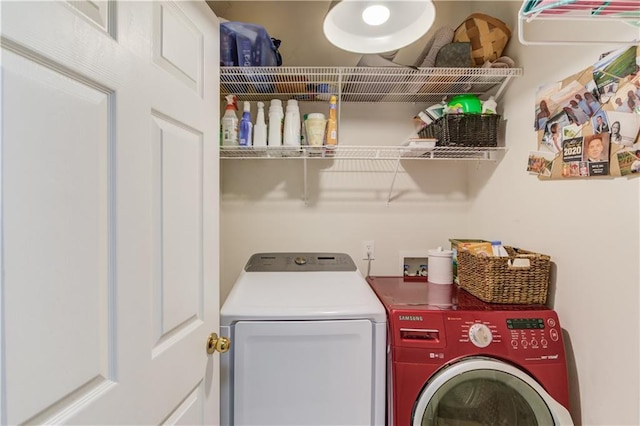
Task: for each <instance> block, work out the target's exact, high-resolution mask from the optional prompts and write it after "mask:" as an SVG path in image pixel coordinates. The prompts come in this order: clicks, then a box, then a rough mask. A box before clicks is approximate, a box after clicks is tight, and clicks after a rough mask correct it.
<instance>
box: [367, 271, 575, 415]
mask: <svg viewBox="0 0 640 426" xmlns="http://www.w3.org/2000/svg"><path fill="white" fill-rule="evenodd" d="M367 281H368V282H369V285H371V288H372V289H373V290H374V291H375V293H376V294H377V296H378V298H379V299H380V300H381V301H382V303H383V305H384V306H385V309H386V311H387V315H388V327H389V329H388V332H389V337H388V339H387V340H388V344H389V351H388V354H389V357H388V363H387V368H388V370H389V374H388V399H389V401H388V422H389V424H390V425H394V426H427V425H428V426H433V425H465V426H468V425H491V426H499V425H505V426H516V425H519V426H522V425H524V426H528V425H532V426H533V425H573V422H572V420H571V415H570V414H569V390H568V380H567V365H566V358H565V350H564V345H563V341H562V332H561V329H560V323H559V321H558V316H557V314H556V312H555V311H553V310H552V309H549V308H547V307H545V306H542V305H535V306H531V305H500V304H489V303H485V302H482V301H481V300H479V299H477V298H475V297H474V296H472V295H471V294H469V293H467V292H466V291H464V290H462V289H460V288H459V287H458V286H456V285H442V284H432V283H429V282H426V281H405V280H404V279H403V278H402V277H369V278H368V279H367Z"/></svg>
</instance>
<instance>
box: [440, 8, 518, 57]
mask: <svg viewBox="0 0 640 426" xmlns="http://www.w3.org/2000/svg"><path fill="white" fill-rule="evenodd" d="M510 37H511V30H510V29H509V27H507V24H505V23H504V22H502V21H501V20H499V19H496V18H493V17H491V16H488V15H483V14H481V13H474V14H472V15H471V16H469V17H468V18H467V19H465V21H464V22H463V23H462V24H460V26H459V27H458V28H456V31H455V33H454V36H453V41H454V42H457V43H460V42H470V43H471V59H472V60H473V62H474V63H475V64H476V65H478V66H482V64H484V63H485V62H487V61H495V60H496V59H498V58H499V57H500V56H502V51H503V50H504V48H505V46H506V45H507V43H508V42H509V38H510Z"/></svg>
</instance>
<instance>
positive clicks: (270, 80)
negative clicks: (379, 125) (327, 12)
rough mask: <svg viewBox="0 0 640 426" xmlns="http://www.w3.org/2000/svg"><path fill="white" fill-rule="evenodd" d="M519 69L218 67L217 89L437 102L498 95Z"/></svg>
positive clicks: (270, 95)
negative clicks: (459, 96) (469, 95)
mask: <svg viewBox="0 0 640 426" xmlns="http://www.w3.org/2000/svg"><path fill="white" fill-rule="evenodd" d="M521 75H522V69H520V68H412V67H220V82H221V87H220V94H221V96H223V97H224V96H226V95H228V94H234V95H237V96H238V100H240V101H263V102H264V101H269V100H271V99H280V100H287V99H297V100H299V101H322V102H326V101H327V100H329V97H330V96H331V95H332V94H334V95H337V96H338V98H339V101H341V102H371V103H377V102H440V101H442V100H443V99H446V98H448V97H451V96H453V95H456V94H460V93H473V94H476V95H479V96H482V95H485V94H492V95H494V96H495V97H496V98H498V97H499V95H500V94H501V92H502V90H503V89H504V87H505V85H506V84H507V82H508V81H509V80H510V79H511V78H512V77H518V76H521Z"/></svg>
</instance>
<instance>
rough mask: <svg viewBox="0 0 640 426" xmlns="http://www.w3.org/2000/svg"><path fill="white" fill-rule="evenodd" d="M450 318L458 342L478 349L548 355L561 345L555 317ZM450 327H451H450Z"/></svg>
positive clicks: (504, 315)
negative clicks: (503, 349)
mask: <svg viewBox="0 0 640 426" xmlns="http://www.w3.org/2000/svg"><path fill="white" fill-rule="evenodd" d="M480 317H481V318H478V316H476V315H473V314H467V315H464V314H463V315H461V317H457V318H454V316H450V317H449V318H448V319H449V320H454V319H455V320H456V321H452V322H453V323H454V324H455V325H456V328H457V329H458V332H457V333H456V334H457V335H458V342H459V343H462V344H465V345H468V344H472V345H473V346H475V347H477V348H480V349H485V348H486V349H487V350H489V351H492V350H501V349H500V348H505V349H506V350H509V351H516V352H517V353H522V354H523V355H525V354H533V353H534V352H537V351H541V354H542V353H546V352H549V350H553V349H555V348H556V347H557V346H558V345H562V339H561V331H560V327H559V325H558V321H557V317H555V315H550V314H547V313H538V314H533V315H532V316H528V317H525V316H517V317H516V316H510V315H509V314H508V313H494V314H484V315H481V316H480ZM450 325H453V324H450Z"/></svg>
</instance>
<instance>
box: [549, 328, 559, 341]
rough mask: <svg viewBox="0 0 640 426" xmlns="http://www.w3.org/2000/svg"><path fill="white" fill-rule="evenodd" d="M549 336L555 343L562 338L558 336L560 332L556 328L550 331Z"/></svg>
mask: <svg viewBox="0 0 640 426" xmlns="http://www.w3.org/2000/svg"><path fill="white" fill-rule="evenodd" d="M549 336H550V337H551V340H553V341H554V342H557V341H558V339H559V338H560V335H559V334H558V330H556V329H555V328H552V329H551V330H549Z"/></svg>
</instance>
